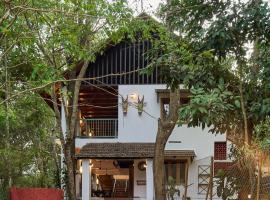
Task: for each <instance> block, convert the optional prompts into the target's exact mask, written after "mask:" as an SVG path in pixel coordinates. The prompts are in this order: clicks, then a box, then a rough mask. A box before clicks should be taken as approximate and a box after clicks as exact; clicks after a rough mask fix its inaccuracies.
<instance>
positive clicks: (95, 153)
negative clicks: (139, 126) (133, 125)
mask: <svg viewBox="0 0 270 200" xmlns="http://www.w3.org/2000/svg"><path fill="white" fill-rule="evenodd" d="M153 153H154V143H89V144H87V145H85V146H84V147H83V148H82V149H81V151H80V152H79V154H77V159H78V161H77V172H78V173H77V175H76V191H77V196H78V199H82V200H139V199H140V200H146V199H147V200H153V199H154V184H153ZM165 155H166V161H165V163H164V164H165V169H166V174H165V175H166V177H167V178H166V181H167V187H168V185H169V184H170V183H169V180H170V179H174V181H175V186H176V187H177V188H178V189H179V191H180V190H181V194H183V191H184V187H185V184H186V183H187V173H188V163H189V162H191V161H192V159H193V157H194V156H195V154H194V151H181V150H178V151H177V150H173V151H172V150H170V151H166V152H165ZM169 177H170V178H169ZM174 199H181V198H180V196H179V198H178V197H175V198H174Z"/></svg>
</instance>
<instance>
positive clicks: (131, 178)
mask: <svg viewBox="0 0 270 200" xmlns="http://www.w3.org/2000/svg"><path fill="white" fill-rule="evenodd" d="M133 164H134V161H132V163H130V165H129V194H128V197H129V198H133V197H134V166H133Z"/></svg>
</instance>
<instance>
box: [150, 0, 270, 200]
mask: <svg viewBox="0 0 270 200" xmlns="http://www.w3.org/2000/svg"><path fill="white" fill-rule="evenodd" d="M161 15H162V17H163V18H164V19H166V20H165V21H166V23H167V24H168V23H169V26H170V27H171V28H172V29H173V30H175V31H178V32H179V38H180V39H179V40H180V41H185V45H183V43H182V45H178V47H177V45H176V44H177V43H178V41H179V40H178V41H177V40H174V41H173V42H174V43H175V44H174V45H173V42H169V43H168V42H167V41H166V42H164V44H163V46H165V47H166V49H169V50H167V51H166V53H165V54H159V55H161V56H160V58H159V59H157V60H158V62H159V61H160V62H159V64H160V66H163V67H162V68H163V75H164V78H165V80H166V82H167V84H168V86H169V87H171V88H177V87H176V86H178V85H179V84H183V85H184V86H185V87H186V88H188V89H190V92H191V96H190V103H189V104H188V105H183V106H181V107H180V109H179V107H177V106H176V107H173V106H171V107H170V112H177V111H178V109H179V112H178V113H179V115H178V117H177V118H175V119H174V120H173V121H174V122H177V123H178V124H180V125H181V124H182V122H188V125H189V126H201V127H202V128H205V127H206V126H207V127H211V131H212V132H213V133H226V134H227V136H228V138H230V139H231V140H232V141H233V142H234V143H235V144H238V145H240V146H241V144H246V145H244V146H245V148H249V146H250V144H251V143H252V140H251V139H252V134H253V133H254V127H255V126H256V125H257V124H258V123H260V122H262V121H264V120H265V119H266V118H267V117H268V116H269V110H268V109H267V108H269V101H268V99H269V92H267V91H269V90H268V89H267V88H269V78H267V77H269V76H268V73H269V72H268V71H269V70H268V68H269V64H268V61H266V60H268V56H266V54H267V53H266V52H269V51H268V50H269V38H270V33H269V17H270V11H269V5H268V4H267V3H265V2H262V1H247V2H241V1H239V2H235V1H219V2H217V1H207V2H199V1H177V0H175V1H170V3H168V4H166V5H164V6H163V7H161ZM180 44H181V43H180ZM248 44H249V45H248ZM251 45H253V46H254V50H253V53H252V55H251V56H248V54H249V52H250V51H251V48H250V46H251ZM170 47H174V48H170ZM183 47H184V49H186V50H187V51H186V52H189V53H187V54H182V52H181V51H180V50H182V49H183ZM183 55H184V56H183ZM183 57H184V58H185V60H183V59H182V58H183ZM188 58H189V59H188ZM187 60H188V62H185V61H187ZM164 63H165V64H166V65H164ZM171 94H172V93H171ZM180 96H181V94H180ZM167 131H168V135H167V137H164V138H163V139H162V142H160V143H162V145H161V146H162V148H163V147H165V144H166V141H167V140H166V139H167V138H168V137H169V135H170V133H169V132H170V129H167ZM243 141H244V142H243ZM156 148H157V147H156ZM162 148H161V149H160V150H159V151H162V150H164V148H163V149H162ZM155 153H159V152H158V151H156V152H155ZM156 156H158V155H156ZM155 158H156V157H155ZM161 160H162V159H160V160H159V166H161V165H162V164H163V163H162V161H161ZM156 165H157V163H156ZM154 167H155V168H156V167H157V166H154ZM154 172H155V176H154V177H155V179H159V181H156V180H155V189H156V199H164V194H163V196H162V193H164V192H163V190H164V189H163V190H162V189H160V188H163V187H164V186H163V185H162V184H163V183H164V182H162V181H161V179H162V178H161V177H160V178H157V177H158V174H157V173H156V171H154ZM158 172H159V174H161V173H162V170H159V171H158ZM250 177H251V174H250ZM251 182H252V179H251ZM251 185H252V183H251Z"/></svg>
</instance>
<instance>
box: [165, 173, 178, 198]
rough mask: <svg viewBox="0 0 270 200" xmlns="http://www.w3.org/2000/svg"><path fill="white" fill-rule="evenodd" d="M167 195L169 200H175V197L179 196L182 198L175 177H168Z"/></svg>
mask: <svg viewBox="0 0 270 200" xmlns="http://www.w3.org/2000/svg"><path fill="white" fill-rule="evenodd" d="M167 195H168V197H169V199H171V200H174V196H175V195H177V196H178V197H180V190H179V189H177V188H176V181H175V179H174V178H173V177H171V176H169V177H168V189H167Z"/></svg>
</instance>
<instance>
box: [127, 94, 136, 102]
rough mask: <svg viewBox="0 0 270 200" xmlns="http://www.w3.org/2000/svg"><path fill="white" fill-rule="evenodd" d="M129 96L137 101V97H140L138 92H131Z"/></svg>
mask: <svg viewBox="0 0 270 200" xmlns="http://www.w3.org/2000/svg"><path fill="white" fill-rule="evenodd" d="M129 97H130V99H131V100H133V101H136V100H137V98H138V94H137V93H131V94H130V95H129Z"/></svg>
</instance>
